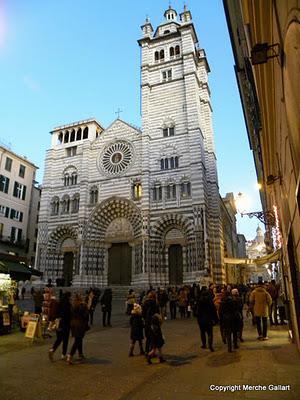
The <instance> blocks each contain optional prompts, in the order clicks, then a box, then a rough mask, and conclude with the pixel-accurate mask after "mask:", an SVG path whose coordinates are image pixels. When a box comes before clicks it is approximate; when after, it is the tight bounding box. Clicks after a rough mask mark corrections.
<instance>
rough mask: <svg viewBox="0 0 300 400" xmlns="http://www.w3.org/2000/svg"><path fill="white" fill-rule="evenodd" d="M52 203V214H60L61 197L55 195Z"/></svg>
mask: <svg viewBox="0 0 300 400" xmlns="http://www.w3.org/2000/svg"><path fill="white" fill-rule="evenodd" d="M50 205H51V215H58V213H59V198H58V197H53V199H52V200H51V204H50Z"/></svg>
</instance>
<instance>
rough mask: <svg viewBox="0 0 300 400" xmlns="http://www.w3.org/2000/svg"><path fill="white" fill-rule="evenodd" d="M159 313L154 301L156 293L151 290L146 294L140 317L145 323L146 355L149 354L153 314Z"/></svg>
mask: <svg viewBox="0 0 300 400" xmlns="http://www.w3.org/2000/svg"><path fill="white" fill-rule="evenodd" d="M156 313H159V307H158V304H157V301H156V293H155V292H154V291H152V290H150V291H149V293H148V294H147V299H146V300H145V302H144V304H143V306H142V315H143V318H144V321H145V336H146V346H145V347H146V348H145V352H146V354H148V353H149V351H150V347H151V345H152V344H151V323H152V317H153V315H154V314H156Z"/></svg>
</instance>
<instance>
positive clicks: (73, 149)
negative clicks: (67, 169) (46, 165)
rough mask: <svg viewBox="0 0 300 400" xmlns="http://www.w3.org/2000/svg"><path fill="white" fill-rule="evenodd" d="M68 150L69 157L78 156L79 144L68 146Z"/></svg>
mask: <svg viewBox="0 0 300 400" xmlns="http://www.w3.org/2000/svg"><path fill="white" fill-rule="evenodd" d="M66 152H67V157H73V156H76V153H77V146H73V147H68V148H67V149H66Z"/></svg>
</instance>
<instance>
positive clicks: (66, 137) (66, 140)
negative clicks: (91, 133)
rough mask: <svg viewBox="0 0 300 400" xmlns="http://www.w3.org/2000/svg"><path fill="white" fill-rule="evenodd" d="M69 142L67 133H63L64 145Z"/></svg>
mask: <svg viewBox="0 0 300 400" xmlns="http://www.w3.org/2000/svg"><path fill="white" fill-rule="evenodd" d="M68 142H69V131H66V132H65V137H64V143H68Z"/></svg>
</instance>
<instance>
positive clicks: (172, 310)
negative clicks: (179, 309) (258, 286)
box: [170, 301, 176, 319]
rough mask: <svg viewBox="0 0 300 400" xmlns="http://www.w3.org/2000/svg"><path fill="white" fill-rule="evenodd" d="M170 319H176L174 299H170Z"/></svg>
mask: <svg viewBox="0 0 300 400" xmlns="http://www.w3.org/2000/svg"><path fill="white" fill-rule="evenodd" d="M170 314H171V319H176V301H170Z"/></svg>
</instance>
